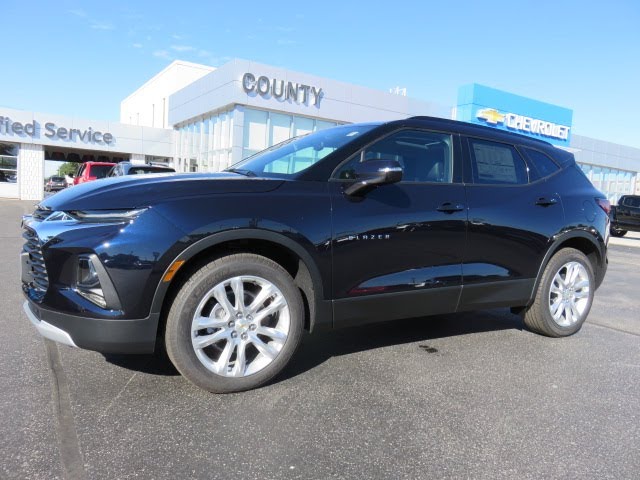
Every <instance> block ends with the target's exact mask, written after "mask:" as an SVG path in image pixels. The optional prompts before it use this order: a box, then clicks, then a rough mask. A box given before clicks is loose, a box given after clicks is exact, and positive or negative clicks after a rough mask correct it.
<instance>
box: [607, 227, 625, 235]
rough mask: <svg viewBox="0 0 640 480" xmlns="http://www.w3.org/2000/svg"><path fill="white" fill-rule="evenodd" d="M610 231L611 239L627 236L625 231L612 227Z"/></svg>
mask: <svg viewBox="0 0 640 480" xmlns="http://www.w3.org/2000/svg"><path fill="white" fill-rule="evenodd" d="M610 231H611V236H612V237H624V236H625V235H626V234H627V230H618V229H615V228H613V227H612V228H611V230H610Z"/></svg>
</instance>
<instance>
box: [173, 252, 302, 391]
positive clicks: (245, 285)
mask: <svg viewBox="0 0 640 480" xmlns="http://www.w3.org/2000/svg"><path fill="white" fill-rule="evenodd" d="M303 326H304V304H303V301H302V297H301V294H300V291H299V290H298V288H297V287H296V285H295V284H294V282H293V279H292V278H291V276H290V275H289V273H288V272H287V271H286V270H284V269H283V268H282V267H281V266H280V265H278V264H277V263H275V262H273V261H272V260H270V259H268V258H265V257H262V256H259V255H254V254H236V255H230V256H227V257H223V258H220V259H218V260H215V261H213V262H211V263H209V264H207V265H205V266H204V267H202V268H201V269H199V270H198V271H196V272H195V273H194V274H193V275H192V276H191V277H190V278H189V279H188V280H187V281H186V282H185V283H184V285H183V286H182V287H181V288H180V291H179V292H178V294H177V296H176V298H175V300H174V302H173V304H172V306H171V309H170V311H169V314H168V317H167V326H166V331H165V344H166V347H167V353H168V355H169V358H170V359H171V361H172V362H173V364H174V365H175V367H176V368H177V369H178V371H179V372H180V373H181V374H182V375H183V376H184V377H186V378H187V379H188V380H189V381H191V382H192V383H194V384H196V385H197V386H199V387H201V388H203V389H205V390H208V391H210V392H215V393H229V392H238V391H242V390H248V389H251V388H256V387H258V386H260V385H262V384H264V383H266V382H267V381H269V380H270V379H271V378H273V377H274V376H275V375H277V374H278V373H279V372H280V371H281V370H282V369H283V368H284V367H285V365H286V364H287V363H288V362H289V360H290V359H291V356H292V355H293V353H294V351H295V350H296V348H297V346H298V344H299V343H300V338H301V335H302V330H303Z"/></svg>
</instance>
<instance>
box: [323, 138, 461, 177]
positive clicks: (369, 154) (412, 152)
mask: <svg viewBox="0 0 640 480" xmlns="http://www.w3.org/2000/svg"><path fill="white" fill-rule="evenodd" d="M452 152H453V149H452V138H451V135H448V134H444V133H436V132H425V131H421V130H401V131H399V132H396V133H393V134H391V135H389V136H388V137H385V138H383V139H382V140H379V141H377V142H376V143H374V144H372V145H370V146H369V147H367V148H366V149H365V150H364V151H362V152H360V154H358V155H356V156H355V157H354V158H352V159H351V160H349V161H348V162H347V163H345V164H344V165H342V166H341V167H340V168H339V169H338V171H337V173H336V175H335V176H334V178H336V177H337V178H339V179H345V180H347V179H353V178H355V172H354V167H355V165H356V164H357V163H358V162H366V161H369V160H380V159H384V160H396V161H397V162H398V163H400V165H401V166H402V169H403V174H402V181H403V182H429V183H431V182H435V183H451V179H452V176H453V155H452Z"/></svg>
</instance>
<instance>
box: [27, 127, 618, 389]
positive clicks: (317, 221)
mask: <svg viewBox="0 0 640 480" xmlns="http://www.w3.org/2000/svg"><path fill="white" fill-rule="evenodd" d="M608 211H609V202H608V201H607V200H606V199H605V198H604V196H603V195H602V194H601V193H600V192H599V191H597V190H596V189H595V188H594V187H593V186H592V185H591V183H590V182H589V180H588V179H587V178H586V177H585V176H584V174H583V173H582V171H581V170H580V168H579V167H578V166H577V165H576V163H575V161H574V158H573V156H572V155H571V154H570V153H568V152H566V151H563V150H560V149H557V148H554V147H553V146H552V145H550V144H548V143H546V142H543V141H538V140H535V139H531V138H528V137H524V136H519V135H515V134H510V133H507V132H501V131H498V130H494V129H491V128H489V127H482V126H475V125H471V124H467V123H461V122H455V121H451V120H444V119H436V118H428V117H416V118H410V119H406V120H400V121H393V122H388V123H369V124H355V125H344V126H339V127H335V128H332V129H327V130H322V131H318V132H315V133H312V134H309V135H306V136H303V137H298V138H295V139H291V140H288V141H286V142H284V143H282V144H280V145H277V146H275V147H272V148H269V149H267V150H265V151H263V152H261V153H258V154H256V155H254V156H253V157H251V158H249V159H246V160H243V161H241V162H240V163H238V164H236V165H234V166H233V167H232V168H230V169H228V170H227V171H225V172H221V173H216V174H177V175H169V176H147V175H139V176H138V175H133V176H123V177H117V178H111V179H105V180H100V181H96V182H91V183H88V184H82V185H79V186H77V187H75V188H73V189H68V190H63V191H62V192H60V193H58V194H57V195H54V196H53V197H50V198H48V199H46V200H45V201H43V202H42V203H41V204H40V205H39V206H38V207H37V209H36V211H35V212H34V214H33V215H32V216H29V217H25V218H24V220H23V225H24V236H25V238H26V239H27V243H26V244H25V247H24V252H23V253H22V265H23V268H22V287H23V290H24V293H25V294H26V296H27V301H26V302H25V305H24V308H25V311H26V313H27V315H28V316H29V318H30V319H31V321H32V322H33V324H34V325H35V326H36V328H37V329H38V330H39V331H40V333H41V334H43V335H44V336H45V337H48V338H51V339H54V340H56V341H58V342H61V343H64V344H67V345H72V346H78V347H81V348H87V349H91V350H97V351H101V352H119V353H124V352H129V353H145V352H152V351H153V350H154V348H155V347H156V345H163V346H165V347H166V350H167V353H168V355H169V357H170V359H171V360H172V362H173V363H174V365H175V366H176V368H177V369H178V370H179V371H180V372H181V373H182V374H183V375H184V376H185V377H186V378H188V379H189V380H190V381H192V382H193V383H195V384H196V385H198V386H200V387H202V388H204V389H207V390H209V391H212V392H231V391H239V390H245V389H249V388H253V387H256V386H258V385H261V384H263V383H265V382H267V381H268V380H269V379H271V378H272V377H273V376H274V375H276V374H277V373H278V372H280V371H281V370H282V369H283V367H284V366H285V365H286V364H287V362H288V361H289V360H290V358H291V356H292V354H293V352H294V350H295V349H296V347H297V346H298V344H299V342H300V338H301V335H302V333H303V331H304V330H307V331H313V330H317V329H320V328H328V327H341V326H346V325H359V324H364V323H367V322H374V321H380V320H393V319H398V318H403V317H423V316H426V315H432V314H442V313H450V312H460V311H465V310H475V309H484V308H494V307H512V309H513V310H514V311H516V312H519V313H521V314H522V315H523V317H524V322H525V324H526V325H527V326H528V327H529V328H530V329H531V330H534V331H536V332H539V333H541V334H544V335H548V336H552V337H561V336H566V335H571V334H573V333H575V332H576V331H578V330H579V329H580V327H581V326H582V323H583V322H584V321H585V318H586V317H587V315H588V313H589V309H590V308H591V303H592V300H593V295H594V292H595V290H596V288H598V286H599V285H600V284H601V282H602V280H603V277H604V275H605V272H606V269H607V241H608V234H609V217H608Z"/></svg>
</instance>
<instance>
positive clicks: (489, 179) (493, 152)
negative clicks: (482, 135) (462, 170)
mask: <svg viewBox="0 0 640 480" xmlns="http://www.w3.org/2000/svg"><path fill="white" fill-rule="evenodd" d="M469 147H470V151H471V166H472V171H473V182H474V183H479V184H493V185H522V184H526V183H527V182H528V181H529V177H528V175H527V167H526V165H525V163H524V160H523V159H522V157H521V156H520V154H519V153H518V151H517V150H516V149H515V147H514V146H513V145H507V144H506V143H498V142H491V141H488V140H480V139H476V138H470V139H469Z"/></svg>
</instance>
